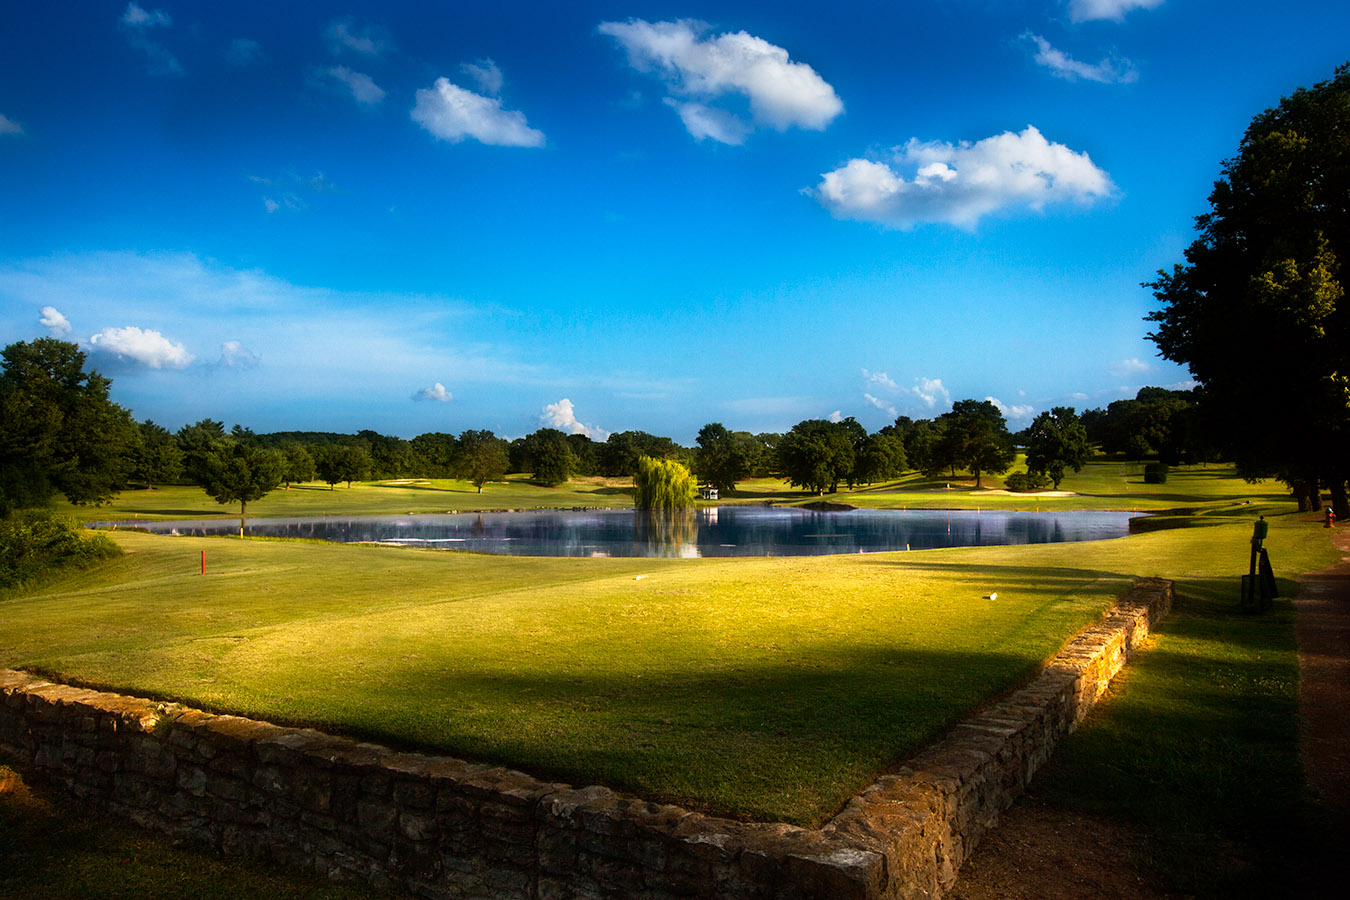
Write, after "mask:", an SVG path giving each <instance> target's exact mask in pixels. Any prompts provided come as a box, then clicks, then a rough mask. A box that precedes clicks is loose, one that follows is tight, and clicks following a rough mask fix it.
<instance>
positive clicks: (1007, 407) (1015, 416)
mask: <svg viewBox="0 0 1350 900" xmlns="http://www.w3.org/2000/svg"><path fill="white" fill-rule="evenodd" d="M984 399H986V400H988V401H989V402H990V403H992V404H994V405H995V406H997V407H998V411H999V412H1001V413H1003V417H1004V418H1005V419H1007V420H1008V421H1009V422H1026V421H1030V419H1031V415H1032V413H1034V412H1036V408H1035V407H1034V406H1028V405H1027V404H1025V403H1012V404H1009V403H1004V402H1003V401H1002V400H1000V399H998V398H997V397H985V398H984Z"/></svg>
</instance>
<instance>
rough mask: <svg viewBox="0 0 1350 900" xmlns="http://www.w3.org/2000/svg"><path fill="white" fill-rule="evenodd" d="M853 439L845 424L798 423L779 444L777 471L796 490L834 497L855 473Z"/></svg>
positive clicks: (820, 420)
mask: <svg viewBox="0 0 1350 900" xmlns="http://www.w3.org/2000/svg"><path fill="white" fill-rule="evenodd" d="M852 438H853V430H852V428H851V427H849V426H847V425H845V424H844V423H843V422H830V421H827V420H825V419H807V420H806V421H804V422H798V423H797V424H796V425H793V426H792V430H791V431H789V432H788V433H787V434H785V435H783V439H782V440H781V441H780V442H779V444H778V471H779V472H780V473H782V476H783V477H784V478H786V479H787V480H788V483H789V484H791V485H792V486H793V487H803V488H806V489H807V490H808V491H815V492H816V493H817V494H823V493H825V492H826V491H829V492H830V493H831V494H833V493H834V492H835V491H837V490H839V482H841V481H843V480H844V479H845V478H848V477H850V476H851V475H852V474H853V465H854V462H855V458H854V452H853V440H852Z"/></svg>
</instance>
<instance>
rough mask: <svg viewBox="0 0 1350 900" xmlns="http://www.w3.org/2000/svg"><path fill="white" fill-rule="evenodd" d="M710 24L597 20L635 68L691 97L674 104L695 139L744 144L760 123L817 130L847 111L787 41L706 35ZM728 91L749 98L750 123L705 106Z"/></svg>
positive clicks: (679, 94)
mask: <svg viewBox="0 0 1350 900" xmlns="http://www.w3.org/2000/svg"><path fill="white" fill-rule="evenodd" d="M707 30H708V26H707V25H705V24H703V23H702V22H695V21H691V20H688V19H681V20H679V21H676V22H647V21H644V20H642V19H630V20H629V21H627V22H602V23H601V24H600V26H599V31H600V33H601V34H604V35H608V36H609V37H612V38H614V39H615V40H616V41H618V42H619V44H620V45H621V46H622V47H623V48H624V50H625V51H626V52H627V54H628V64H629V65H630V66H632V67H633V68H634V69H637V70H638V71H639V72H655V73H656V74H657V75H659V76H660V77H661V78H662V80H664V81H665V83H666V88H667V90H668V91H669V92H670V93H671V94H672V95H674V96H676V97H684V98H689V100H690V101H692V102H674V103H671V105H672V106H673V107H674V108H675V109H676V111H678V112H679V114H680V118H681V120H682V121H683V122H684V125H685V128H686V129H688V131H689V133H690V134H692V135H693V136H694V137H695V138H697V139H702V138H705V137H708V138H712V139H713V140H716V141H721V142H722V143H728V144H739V143H741V142H742V141H744V140H745V137H746V135H747V134H749V132H750V131H751V130H752V129H753V128H754V127H755V126H756V125H767V126H769V127H770V128H774V129H777V130H778V131H786V130H787V129H788V128H794V127H795V128H809V129H813V130H816V131H820V130H823V129H824V128H825V127H826V126H827V125H829V124H830V122H831V121H833V120H834V118H835V117H836V116H838V115H839V114H840V113H841V112H843V111H844V104H843V102H842V101H840V99H839V96H838V95H837V94H835V92H834V88H833V87H831V86H830V85H829V83H828V82H826V81H825V79H823V78H821V77H820V76H819V75H818V74H816V71H815V70H814V69H812V68H811V67H810V66H809V65H807V64H805V63H801V62H793V61H792V60H791V59H790V58H789V56H788V52H787V51H786V50H784V49H783V48H782V47H778V46H775V45H773V44H770V43H769V42H768V41H766V40H764V39H763V38H758V37H755V36H754V35H751V34H747V33H746V32H744V31H738V32H735V33H730V32H729V33H726V34H721V35H718V36H716V37H705V36H704V34H705V32H707ZM728 95H739V96H740V97H743V98H745V99H746V100H747V101H748V102H749V106H750V118H751V121H750V122H746V121H744V120H741V119H739V118H737V117H736V116H734V115H732V114H731V113H730V112H727V111H725V110H721V109H712V108H710V107H709V106H708V105H707V104H709V103H712V102H714V101H716V100H719V99H721V98H723V97H726V96H728ZM732 121H734V122H736V123H737V124H736V125H734V126H733V125H732Z"/></svg>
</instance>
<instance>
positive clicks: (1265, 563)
mask: <svg viewBox="0 0 1350 900" xmlns="http://www.w3.org/2000/svg"><path fill="white" fill-rule="evenodd" d="M1269 532H1270V523H1268V522H1267V521H1266V517H1265V516H1261V517H1259V518H1258V519H1257V520H1256V524H1255V525H1254V526H1253V527H1252V558H1251V564H1250V565H1249V566H1248V571H1247V574H1246V575H1243V576H1242V608H1243V609H1246V610H1251V611H1253V612H1265V611H1266V610H1268V609H1270V601H1271V600H1274V599H1275V598H1276V597H1278V596H1280V592H1279V590H1278V589H1277V588H1276V587H1275V570H1274V569H1272V568H1271V567H1270V554H1268V553H1267V552H1266V549H1265V548H1264V547H1262V546H1261V545H1262V543H1263V542H1264V541H1265V539H1266V535H1267V534H1268V533H1269Z"/></svg>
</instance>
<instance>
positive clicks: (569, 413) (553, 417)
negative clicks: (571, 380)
mask: <svg viewBox="0 0 1350 900" xmlns="http://www.w3.org/2000/svg"><path fill="white" fill-rule="evenodd" d="M539 421H540V422H541V423H542V424H543V425H545V426H546V427H548V428H556V429H558V430H559V431H565V432H567V433H568V434H584V435H586V437H588V438H590V439H591V440H593V441H603V440H605V439H607V438H608V437H609V432H608V431H605V429H603V428H597V427H595V426H594V425H587V424H585V423H584V422H579V421H577V413H576V410H575V409H574V408H573V407H572V401H571V400H569V399H567V398H566V397H564V398H562V399H561V400H559V401H558V402H557V403H550V404H548V405H547V406H545V407H544V414H543V415H541V416H540V417H539Z"/></svg>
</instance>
